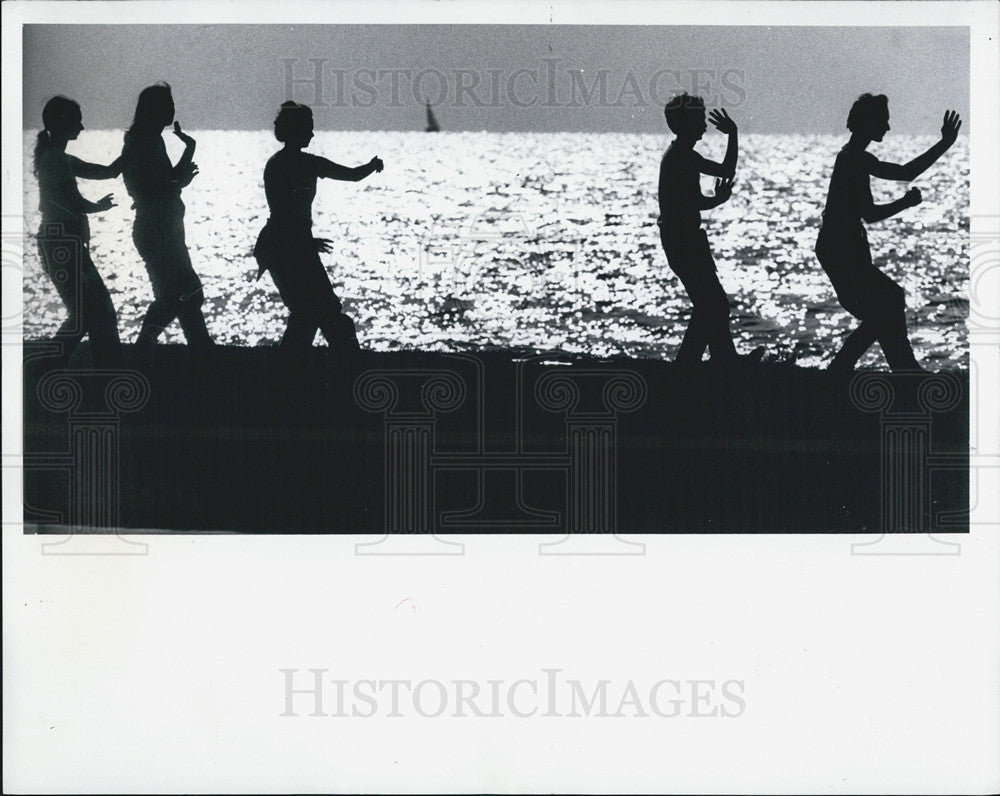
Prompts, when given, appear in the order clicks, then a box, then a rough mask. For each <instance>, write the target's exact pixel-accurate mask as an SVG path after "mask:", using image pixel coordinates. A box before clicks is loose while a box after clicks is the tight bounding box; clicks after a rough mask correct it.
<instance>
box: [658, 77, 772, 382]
mask: <svg viewBox="0 0 1000 796" xmlns="http://www.w3.org/2000/svg"><path fill="white" fill-rule="evenodd" d="M663 114H664V116H665V117H666V120H667V125H668V126H669V127H670V129H671V131H672V132H673V133H674V135H675V136H676V137H675V138H674V140H673V141H672V142H671V143H670V146H669V147H668V148H667V151H666V152H665V153H664V155H663V159H662V160H661V161H660V180H659V203H660V219H659V222H658V223H659V225H660V242H661V243H662V244H663V251H664V252H665V253H666V255H667V262H668V263H669V265H670V269H671V270H672V271H673V272H674V273H675V274H677V277H678V278H679V279H680V280H681V283H682V284H683V285H684V289H685V290H686V291H687V294H688V297H689V298H690V299H691V302H692V304H693V305H694V306H693V308H692V310H691V320H690V322H689V323H688V328H687V331H686V332H685V333H684V339H683V341H682V342H681V347H680V350H679V351H678V352H677V358H676V360H675V362H676V364H677V365H678V366H680V367H682V368H685V369H691V368H694V367H695V366H696V365H697V364H698V363H699V362H701V358H702V355H703V354H704V352H705V348H706V347H708V349H709V352H710V354H711V359H712V362H714V363H716V364H721V365H724V366H725V365H732V364H735V363H737V362H739V361H740V360H745V361H749V362H757V361H759V360H760V358H761V356H762V355H763V353H764V349H763V348H758V349H756V350H754V352H753V353H751V354H749V355H746V356H745V357H741V356H740V355H739V354H737V353H736V346H735V345H734V344H733V336H732V333H731V332H730V329H729V299H728V298H727V297H726V293H725V291H724V290H723V289H722V285H721V284H719V277H718V274H717V272H716V268H715V261H714V259H713V258H712V251H711V249H710V248H709V245H708V236H707V235H706V234H705V230H704V229H702V227H701V211H702V210H711V209H712V208H713V207H718V206H719V205H721V204H722V203H723V202H726V201H728V199H729V197H730V196H732V192H733V181H734V178H735V175H736V160H737V157H738V155H739V143H738V136H737V130H736V123H735V122H734V121H733V120H732V119H731V118H730V117H729V114H728V113H726V111H725V110H723V109H719V110H713V111H712V112H711V114H709V117H708V119H709V121H711V122H712V124H713V125H715V127H716V128H718V130H719V132H722V133H725V134H726V135H727V136H728V137H729V142H728V144H727V146H726V155H725V157H724V158H723V160H722V162H721V163H716V162H715V161H712V160H708V159H707V158H704V157H702V156H701V155H700V154H698V153H697V152H696V151H695V149H694V145H695V144H696V143H697V142H698V140H699V139H700V138H701V137H702V136H703V135H704V134H705V131H706V130H707V129H708V125H707V124H706V122H705V102H704V100H703V99H702V98H701V97H696V96H691V95H689V94H687V93H686V92H685V93H682V94H679V95H677V96H675V97H673V98H672V99H671V100H670V101H669V102H667V104H666V106H665V107H664V109H663ZM702 174H709V175H711V176H713V177H716V178H717V179H716V181H715V196H703V195H702V193H701V185H700V175H702Z"/></svg>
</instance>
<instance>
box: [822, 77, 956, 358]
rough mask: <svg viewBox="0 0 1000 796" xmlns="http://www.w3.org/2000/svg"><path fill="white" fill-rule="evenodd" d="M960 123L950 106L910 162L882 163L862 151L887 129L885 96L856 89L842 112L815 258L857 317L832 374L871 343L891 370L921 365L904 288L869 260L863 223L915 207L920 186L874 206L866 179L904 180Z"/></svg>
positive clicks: (922, 167) (944, 145)
mask: <svg viewBox="0 0 1000 796" xmlns="http://www.w3.org/2000/svg"><path fill="white" fill-rule="evenodd" d="M961 126H962V122H961V120H960V119H959V117H958V114H957V113H955V112H953V111H948V112H946V113H945V115H944V124H943V125H942V127H941V140H940V141H939V142H938V143H936V144H935V145H934V146H932V147H931V148H930V149H928V150H927V151H926V152H924V153H923V154H922V155H919V156H918V157H916V158H914V159H913V160H911V161H910V162H909V163H906V164H903V165H900V164H898V163H883V162H882V161H880V160H879V159H878V158H876V157H875V156H874V155H873V154H871V153H870V152H866V151H865V149H866V148H867V146H868V145H869V144H870V143H871V142H872V141H881V140H882V138H883V136H884V135H885V134H886V133H887V132H888V131H889V101H888V99H887V98H886V97H885V95H883V94H879V95H875V96H873V95H871V94H862V95H861V96H860V97H859V98H858V99H857V101H855V103H854V105H853V106H852V107H851V111H850V113H849V114H848V117H847V129H848V130H850V131H851V138H850V140H849V141H848V142H847V145H846V146H845V147H844V148H843V149H841V150H840V153H839V154H838V155H837V160H836V162H835V163H834V166H833V175H832V176H831V177H830V190H829V193H828V194H827V198H826V209H825V210H824V211H823V224H822V227H821V228H820V231H819V237H818V239H817V241H816V257H817V258H818V259H819V262H820V264H821V265H822V266H823V270H824V271H826V273H827V276H829V277H830V281H831V282H833V288H834V290H835V291H836V292H837V300H838V301H839V302H840V304H841V306H842V307H843V308H844V309H845V310H847V311H848V312H849V313H851V315H853V316H854V317H855V318H857V319H858V320H860V321H861V325H860V326H858V328H857V329H855V330H854V331H853V332H851V334H850V335H849V336H848V338H847V339H846V340H845V341H844V345H843V347H842V348H841V349H840V351H839V352H838V353H837V355H836V356H835V357H834V358H833V362H831V363H830V366H829V371H830V373H831V374H832V375H835V376H846V375H849V374H850V373H851V372H852V371H853V370H854V366H855V364H857V361H858V360H859V359H860V358H861V356H862V355H863V354H864V353H865V351H867V350H868V349H869V348H870V347H871V345H872V343H874V342H875V341H876V340H878V341H879V343H880V344H881V346H882V351H883V353H884V354H885V358H886V360H887V361H888V362H889V367H890V368H892V370H893V371H900V370H923V368H921V367H920V365H919V363H918V362H917V359H916V357H915V356H914V355H913V348H912V347H911V346H910V341H909V339H908V338H907V334H906V298H905V295H904V293H903V289H902V288H901V287H900V286H899V285H898V284H896V283H895V282H894V281H893V280H892V279H890V278H889V277H888V276H886V275H885V274H884V273H882V271H880V270H879V269H878V268H876V267H875V265H874V264H873V263H872V253H871V249H869V248H868V236H867V234H866V233H865V226H864V224H863V223H862V221H867V222H868V223H871V222H873V221H882V220H884V219H886V218H889V217H890V216H894V215H896V214H897V213H899V212H900V211H902V210H905V209H906V208H908V207H914V206H915V205H918V204H920V201H921V196H920V191H919V190H918V189H916V188H910V190H908V191H907V192H906V193H905V194H904V195H903V196H901V197H900V198H899V199H897V200H896V201H894V202H889V203H888V204H884V205H877V204H875V202H874V200H873V199H872V191H871V183H870V178H871V177H878V178H880V179H883V180H897V181H899V182H909V181H910V180H914V179H916V178H917V176H919V175H920V174H922V173H923V172H924V171H926V170H927V169H928V168H929V167H930V166H931V164H932V163H934V161H936V160H937V159H938V158H939V157H941V155H943V154H944V153H945V152H946V151H947V150H948V148H949V147H950V146H951V145H952V144H953V143H955V138H956V137H957V136H958V130H959V128H960V127H961Z"/></svg>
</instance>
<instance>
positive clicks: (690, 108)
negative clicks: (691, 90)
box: [663, 91, 708, 141]
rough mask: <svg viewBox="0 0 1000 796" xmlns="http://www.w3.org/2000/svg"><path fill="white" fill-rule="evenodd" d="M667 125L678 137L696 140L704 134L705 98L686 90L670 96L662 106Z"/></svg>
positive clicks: (705, 125) (705, 128)
mask: <svg viewBox="0 0 1000 796" xmlns="http://www.w3.org/2000/svg"><path fill="white" fill-rule="evenodd" d="M663 115H664V117H665V118H666V120H667V126H668V127H669V128H670V129H671V131H673V133H674V134H675V135H676V136H677V137H678V138H689V139H693V140H695V141H697V140H698V139H699V138H701V137H702V136H703V135H704V134H705V130H707V129H708V125H707V124H706V123H705V100H703V99H702V98H701V97H698V96H692V95H691V94H688V93H687V92H686V91H685V92H683V93H681V94H677V95H675V96H673V97H671V98H670V100H669V101H668V102H667V104H666V105H665V106H664V107H663Z"/></svg>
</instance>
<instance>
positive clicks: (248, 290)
mask: <svg viewBox="0 0 1000 796" xmlns="http://www.w3.org/2000/svg"><path fill="white" fill-rule="evenodd" d="M193 135H195V137H196V138H197V140H198V150H197V155H196V158H195V160H196V161H197V163H198V165H199V168H200V174H199V175H198V177H197V178H196V179H195V181H194V182H193V183H192V184H191V186H190V187H189V188H188V189H187V190H185V192H184V200H185V203H186V204H187V217H186V229H187V240H188V245H189V248H190V251H191V257H192V261H193V262H194V266H195V270H196V271H197V272H198V273H199V275H200V276H201V277H202V281H203V282H204V285H205V295H206V305H205V314H206V318H207V321H208V325H209V330H210V332H211V333H212V335H213V336H214V337H215V339H216V340H217V341H218V342H220V343H225V344H231V345H247V346H256V345H272V344H274V343H276V342H277V340H278V339H279V338H280V336H281V333H282V331H283V329H284V324H285V320H286V317H287V313H286V311H285V309H284V307H283V306H282V304H281V301H280V299H279V298H278V295H277V290H276V289H275V288H274V285H273V283H272V282H271V281H270V278H269V277H267V276H265V277H264V278H263V279H261V280H260V281H259V282H256V281H254V276H255V275H256V263H255V262H254V260H253V258H252V257H250V256H249V254H250V251H251V249H252V248H253V244H254V241H255V239H256V236H257V233H258V231H259V230H260V227H261V226H262V225H263V223H264V221H265V220H266V218H267V205H266V202H265V200H264V190H263V177H262V175H263V168H264V164H265V162H266V161H267V158H268V157H270V155H271V154H272V153H273V152H274V151H275V150H276V149H277V148H278V145H277V143H276V142H275V141H274V138H273V136H272V135H271V133H270V132H269V131H262V132H246V131H240V132H223V131H201V132H197V133H193ZM33 139H34V134H32V133H26V134H25V169H26V171H25V174H26V179H25V207H26V209H27V212H26V219H25V225H26V226H25V228H26V229H27V230H29V231H31V232H33V231H34V230H35V229H36V228H37V225H38V214H37V211H36V209H35V208H37V204H38V194H37V184H36V182H35V180H34V178H33V177H32V176H31V175H30V145H31V144H32V143H33ZM165 140H166V142H167V147H168V151H170V152H171V155H172V157H174V158H175V159H176V157H178V156H179V154H180V147H179V143H178V142H177V141H176V140H175V139H174V137H173V136H170V135H167V136H165ZM668 142H669V139H668V137H667V136H651V135H621V134H603V135H595V134H580V133H574V134H569V133H567V134H556V133H546V134H524V133H441V134H437V135H430V136H429V135H426V134H422V133H398V132H377V133H356V132H319V133H317V134H316V137H315V139H314V140H313V142H312V144H311V146H310V147H309V151H311V152H314V153H316V154H320V155H323V156H325V157H328V158H330V159H332V160H335V161H337V162H339V163H344V164H346V165H355V164H358V163H362V162H366V161H367V160H369V159H370V158H371V156H372V155H376V154H377V155H379V156H380V157H382V159H383V160H384V161H385V163H386V168H385V171H384V172H383V173H382V174H378V175H373V176H372V177H370V178H368V179H367V180H365V181H364V182H361V183H334V182H322V183H321V184H320V186H319V192H318V196H317V199H316V203H315V205H314V226H315V234H316V235H317V237H325V238H329V239H331V240H332V241H333V244H332V251H331V253H330V254H327V255H324V262H325V263H326V264H327V266H328V271H329V273H330V275H331V279H332V280H333V282H334V286H335V289H336V291H337V293H338V295H339V296H340V297H341V299H342V300H343V303H344V306H345V310H346V311H347V312H349V313H350V314H351V315H352V316H353V317H354V318H355V321H356V322H357V326H358V333H359V337H360V338H361V340H362V344H363V345H364V346H365V347H367V348H370V349H374V350H383V351H387V350H399V349H412V348H420V349H426V350H438V351H441V350H477V349H483V348H489V349H494V348H504V347H513V348H519V349H529V350H537V351H549V350H562V351H566V352H570V353H587V354H593V355H596V356H610V355H616V354H626V355H630V356H640V357H656V358H663V359H672V358H673V356H674V354H675V352H676V348H677V346H678V345H679V344H680V340H681V337H682V335H683V333H684V328H685V325H686V323H687V319H688V317H689V313H690V306H689V304H688V300H687V297H686V296H685V294H684V292H683V289H682V288H681V286H680V284H679V282H678V280H677V279H676V277H674V275H673V274H672V273H671V272H670V270H669V268H668V267H667V265H666V259H665V257H664V255H663V251H662V250H661V248H660V243H659V238H658V235H657V228H656V215H657V203H656V180H657V173H658V168H659V159H660V156H661V154H662V151H663V149H664V147H665V146H666V145H667V143H668ZM740 143H741V153H740V164H739V167H738V173H737V186H736V191H735V193H734V195H733V199H732V200H731V201H730V202H728V203H727V204H725V205H723V206H721V207H719V208H717V209H716V210H714V211H710V212H707V213H705V214H704V219H705V228H706V230H707V231H708V235H709V240H710V242H711V245H712V248H713V251H714V254H715V259H716V263H717V266H718V270H719V276H720V280H721V281H722V284H723V286H724V287H725V289H726V291H727V293H728V294H729V296H730V299H731V301H732V304H733V315H732V317H733V331H734V335H735V336H736V337H737V345H738V346H739V347H740V348H741V349H750V348H752V347H754V346H756V345H764V346H766V347H767V349H768V350H769V351H770V352H772V353H774V354H776V355H778V356H781V357H785V358H794V359H795V361H797V362H798V363H799V364H801V365H806V366H810V365H819V364H822V363H824V362H826V361H828V360H829V359H830V357H831V356H832V353H833V351H834V350H835V349H836V347H837V346H838V345H839V341H840V340H841V339H842V337H843V336H844V335H845V334H846V333H847V332H848V331H849V330H850V329H851V328H853V326H854V325H855V324H856V321H854V319H853V318H851V317H850V316H849V315H848V314H847V313H846V312H844V311H843V310H842V309H841V308H840V306H839V305H838V304H837V302H836V298H835V296H834V294H833V290H832V288H831V287H830V285H829V282H828V280H827V278H826V276H825V274H824V273H823V271H822V269H821V268H820V267H819V264H818V263H817V262H816V259H815V256H814V255H813V246H814V244H815V240H816V232H817V230H818V226H819V220H820V213H821V211H822V206H823V202H824V199H825V195H826V188H827V183H828V181H829V173H830V169H831V168H832V165H833V159H834V157H835V156H836V153H837V151H838V149H839V148H840V147H841V146H843V144H844V143H845V139H844V138H843V137H841V136H788V135H744V136H741V140H740ZM931 143H933V139H932V138H928V137H921V138H916V137H905V136H895V137H894V138H887V140H886V142H885V143H884V144H881V145H878V148H877V149H874V148H873V151H874V152H875V153H876V154H877V155H878V156H879V157H881V158H883V159H887V160H891V159H896V160H908V159H910V158H911V157H913V155H915V154H917V153H919V152H920V151H923V149H925V148H926V147H927V146H929V145H930V144H931ZM120 144H121V133H120V132H107V131H92V130H87V131H84V132H83V133H82V134H81V136H80V139H79V140H78V141H75V142H72V143H71V144H70V146H69V151H70V152H71V153H72V154H75V155H77V156H78V157H81V158H84V159H87V160H93V161H97V162H109V161H111V160H113V159H114V158H115V157H116V156H117V154H118V151H119V149H120ZM724 144H725V140H724V138H723V137H722V136H718V135H715V136H709V137H708V138H707V139H706V140H705V141H704V142H702V143H701V144H699V151H701V152H702V153H703V154H705V155H706V156H708V157H714V158H717V159H718V158H721V156H722V152H723V148H724ZM914 184H915V185H917V186H918V187H920V189H921V191H922V192H923V195H924V203H923V204H922V205H920V206H919V207H916V208H913V209H911V210H908V211H906V212H904V213H903V214H902V215H901V216H899V217H898V218H896V219H890V220H889V221H886V222H883V223H882V224H877V225H872V226H871V228H870V230H869V238H870V241H871V245H872V251H873V254H874V256H875V262H876V264H878V265H879V266H880V267H882V268H883V269H884V270H885V271H886V272H887V273H888V274H889V275H890V276H892V277H893V278H894V279H896V280H897V281H899V282H900V284H901V285H902V286H903V287H904V288H905V290H906V293H907V304H908V308H909V318H910V329H911V337H912V340H913V343H914V347H915V349H916V351H917V355H918V357H919V358H920V359H921V361H922V362H923V363H924V364H925V365H926V366H927V367H930V368H932V369H943V368H957V369H966V368H967V367H968V359H967V347H968V342H967V330H966V320H967V318H968V311H969V306H968V298H967V297H968V263H969V218H968V196H969V173H968V139H967V138H965V137H964V136H963V137H960V138H959V140H958V142H957V143H956V144H955V146H954V147H953V148H952V150H951V151H950V152H948V153H947V154H946V155H945V156H944V157H943V158H942V160H941V161H939V162H938V163H937V164H935V165H934V166H933V167H932V168H931V169H930V170H929V171H928V172H926V173H925V174H924V175H923V176H922V177H921V178H920V179H919V180H917V181H916V182H915V183H914ZM703 187H704V189H705V191H706V193H708V192H710V191H711V182H710V181H709V180H706V181H705V184H704V186H703ZM904 188H905V186H901V185H899V184H891V183H883V182H880V181H873V189H874V192H875V198H876V201H888V200H889V199H891V198H894V197H895V196H897V195H899V194H900V193H902V191H903V190H904ZM80 189H81V193H83V194H84V195H85V196H87V197H88V198H94V199H96V198H97V197H99V196H102V195H103V194H105V193H107V192H108V191H112V192H113V193H114V194H115V198H116V201H117V202H118V203H119V204H118V206H117V207H115V208H113V209H112V210H111V211H109V212H107V213H104V214H99V215H97V216H94V217H92V218H91V222H92V223H91V226H92V229H93V238H92V253H93V256H94V261H95V262H96V264H97V268H98V270H99V271H100V272H101V274H102V275H103V276H104V279H105V281H106V283H107V285H108V289H109V291H110V292H111V294H112V298H113V300H114V302H115V306H116V308H117V310H118V315H119V326H120V328H121V331H122V335H123V339H124V340H126V341H132V340H133V339H134V337H135V334H136V333H137V332H138V329H139V325H140V323H141V320H142V315H143V314H144V312H145V309H146V307H147V306H148V303H149V301H151V299H152V293H151V290H150V288H149V285H148V279H147V277H146V274H145V271H144V268H143V265H142V262H141V260H140V259H139V257H138V255H137V253H136V251H135V248H134V246H133V244H132V240H131V219H132V211H131V210H130V201H129V198H128V195H127V194H126V193H125V190H124V187H123V186H122V184H121V182H120V181H117V180H116V181H111V182H106V183H97V182H93V183H92V182H88V181H84V180H81V181H80ZM24 299H25V314H24V334H25V337H26V338H35V337H41V336H46V335H51V334H52V333H53V332H54V331H55V330H56V328H57V327H58V325H59V323H60V322H61V321H62V319H63V317H64V315H65V310H64V308H63V307H62V305H61V303H60V301H59V298H58V296H57V294H56V292H55V289H54V288H53V287H52V285H51V284H50V283H49V281H48V279H47V278H46V277H45V275H44V273H42V271H41V268H40V264H39V261H38V256H37V252H36V251H35V245H34V241H33V240H28V241H26V248H25V278H24ZM161 339H162V340H163V341H164V342H182V341H183V335H182V334H181V332H180V329H179V328H178V326H177V325H176V324H174V325H172V326H171V328H170V329H168V330H167V332H166V334H165V335H164V336H163V338H161ZM317 344H322V338H318V339H317ZM862 365H865V366H872V367H879V368H884V367H885V363H884V359H883V357H882V355H881V352H880V351H879V349H878V347H877V346H875V347H873V349H872V350H871V351H870V352H869V354H868V355H867V357H866V358H865V359H864V360H862Z"/></svg>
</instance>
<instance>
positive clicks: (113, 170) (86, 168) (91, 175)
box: [68, 155, 122, 180]
mask: <svg viewBox="0 0 1000 796" xmlns="http://www.w3.org/2000/svg"><path fill="white" fill-rule="evenodd" d="M68 157H69V163H70V167H71V168H72V169H73V174H74V176H76V177H80V178H82V179H84V180H113V179H114V178H115V177H117V176H118V175H119V174H121V173H122V159H121V155H119V156H118V157H117V158H115V160H114V161H113V162H112V163H110V164H108V165H107V166H102V165H101V164H99V163H88V162H87V161H85V160H80V158H76V157H73V156H72V155H69V156H68Z"/></svg>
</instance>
